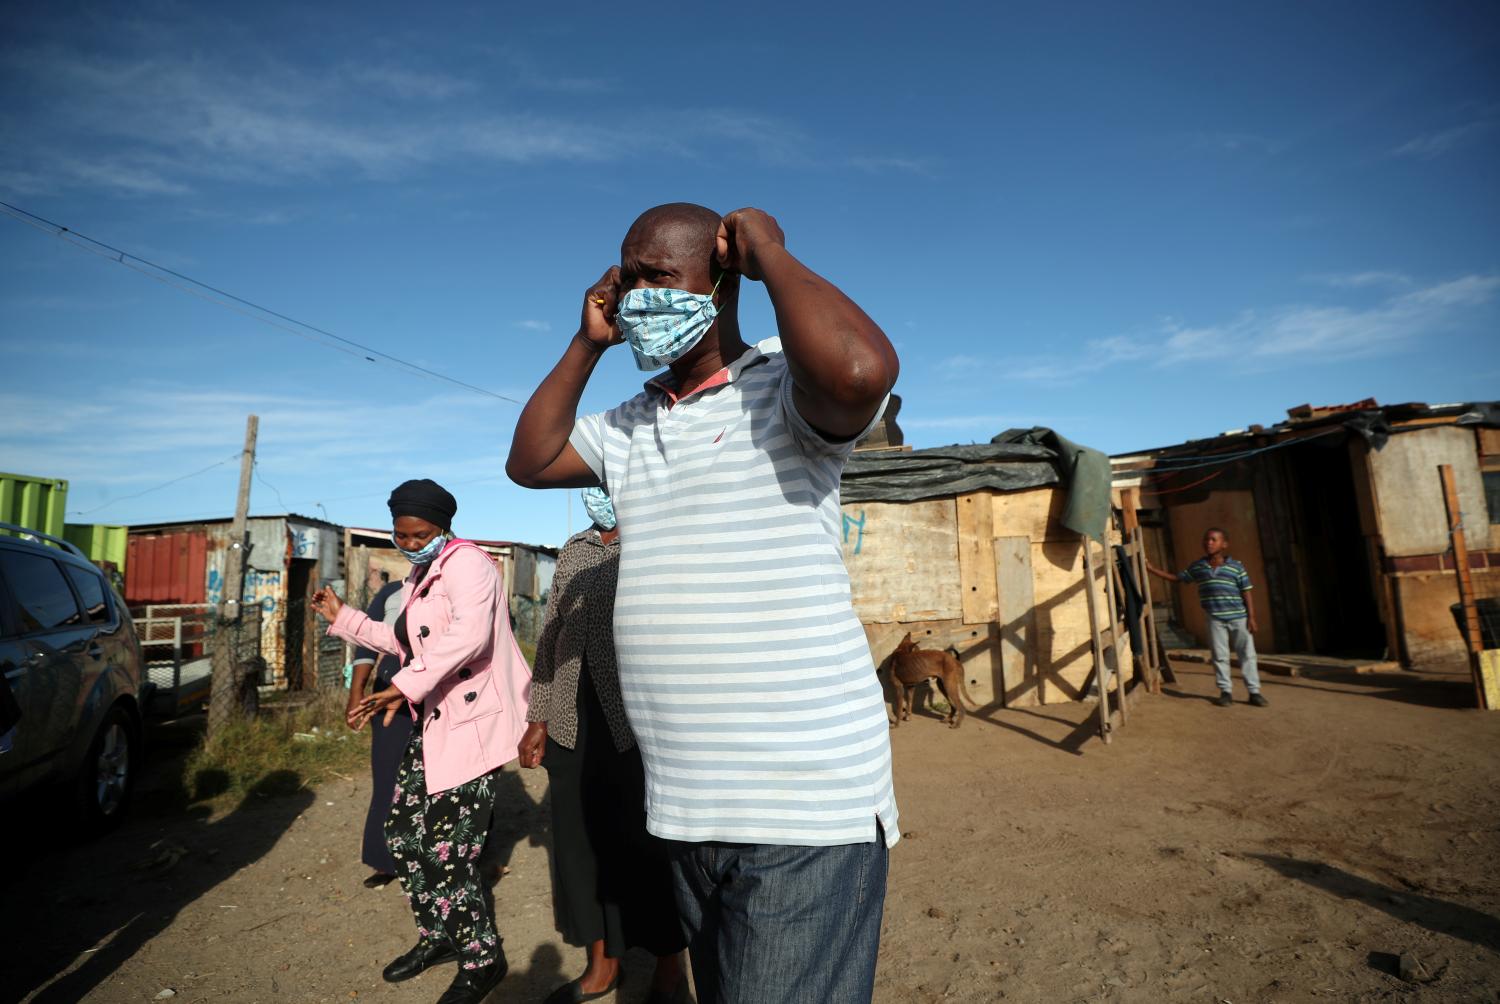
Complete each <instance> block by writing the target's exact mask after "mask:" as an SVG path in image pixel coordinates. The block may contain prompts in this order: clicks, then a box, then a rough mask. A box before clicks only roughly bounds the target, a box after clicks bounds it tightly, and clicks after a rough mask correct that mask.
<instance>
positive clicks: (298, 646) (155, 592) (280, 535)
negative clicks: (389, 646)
mask: <svg viewBox="0 0 1500 1004" xmlns="http://www.w3.org/2000/svg"><path fill="white" fill-rule="evenodd" d="M231 527H232V521H231V520H230V519H227V518H225V519H216V520H201V521H197V522H192V523H156V524H147V525H141V526H132V527H131V528H130V540H129V556H128V558H127V560H126V569H125V601H126V603H128V604H130V605H131V607H132V608H138V607H145V606H146V605H148V604H151V605H162V604H167V605H174V606H177V605H188V606H191V605H198V604H209V605H214V604H218V603H219V602H221V601H222V599H223V593H224V569H225V556H226V555H225V552H226V549H227V548H228V546H229V543H230V531H231ZM246 530H247V536H248V537H249V542H250V546H249V551H248V553H247V554H246V556H245V586H244V594H243V598H242V600H243V602H244V603H246V604H250V603H254V604H256V605H258V606H259V607H260V608H261V611H262V614H261V655H262V657H263V658H264V659H265V660H266V665H267V667H268V670H269V676H268V678H267V679H266V680H264V681H263V682H264V683H266V684H271V685H274V686H276V687H290V688H292V689H302V688H311V687H316V686H318V685H319V682H320V681H321V682H322V683H325V684H326V683H329V682H331V681H333V680H335V679H337V678H338V675H339V671H340V669H341V668H342V666H343V648H342V645H341V644H340V643H338V642H334V641H331V640H327V639H325V637H324V633H323V632H322V631H321V630H319V628H318V624H317V615H316V614H314V613H313V611H312V608H311V606H310V605H309V604H308V599H309V597H311V595H312V594H313V592H314V591H315V590H317V589H319V588H320V587H322V586H325V585H328V584H330V583H333V584H335V585H341V584H342V580H343V577H344V555H343V549H344V534H343V528H342V527H340V526H337V525H335V524H333V523H329V522H326V521H324V520H320V519H314V518H312V517H309V516H299V515H297V514H295V513H288V514H286V515H280V516H253V517H251V518H250V519H249V521H248V522H247V524H246Z"/></svg>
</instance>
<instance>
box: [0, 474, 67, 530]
mask: <svg viewBox="0 0 1500 1004" xmlns="http://www.w3.org/2000/svg"><path fill="white" fill-rule="evenodd" d="M67 506H68V483H67V482H66V481H63V480H60V479H58V478H38V477H32V476H30V475H27V474H4V473H0V523H14V524H16V525H17V526H24V527H26V528H27V529H28V530H39V531H41V532H42V533H50V534H51V535H52V536H54V537H61V536H62V535H63V510H64V509H66V508H67Z"/></svg>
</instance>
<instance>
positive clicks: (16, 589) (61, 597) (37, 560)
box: [0, 550, 83, 633]
mask: <svg viewBox="0 0 1500 1004" xmlns="http://www.w3.org/2000/svg"><path fill="white" fill-rule="evenodd" d="M0 574H4V576H5V582H6V585H8V586H10V594H11V596H13V597H15V601H16V615H17V616H18V617H19V618H20V621H21V623H20V628H21V631H22V633H26V632H30V631H47V630H50V629H52V628H59V627H67V626H69V625H73V624H82V623H83V614H82V613H80V612H79V610H78V601H77V600H75V599H74V598H73V590H71V589H69V588H68V582H67V580H66V579H64V578H63V573H62V569H60V568H58V567H57V562H55V561H53V560H52V559H51V558H49V557H47V556H45V555H41V554H27V553H26V552H24V551H10V550H3V551H0Z"/></svg>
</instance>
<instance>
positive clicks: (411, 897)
mask: <svg viewBox="0 0 1500 1004" xmlns="http://www.w3.org/2000/svg"><path fill="white" fill-rule="evenodd" d="M499 773H500V768H498V767H497V768H496V769H495V770H492V771H490V772H489V773H488V774H481V775H479V776H478V777H476V778H475V779H474V780H472V781H465V782H464V783H463V784H461V785H458V786H457V787H456V788H449V789H448V790H447V791H441V792H438V793H437V794H436V795H429V794H428V793H427V775H426V770H425V768H424V766H423V764H422V730H421V729H416V730H414V731H413V732H412V736H411V740H410V741H409V742H408V743H407V746H406V755H405V756H404V757H403V758H402V760H401V768H400V770H398V771H397V773H396V790H395V793H394V796H393V798H392V801H391V816H390V819H388V820H387V821H386V824H385V834H386V843H387V844H388V845H389V846H390V849H391V854H392V855H393V856H394V857H395V858H396V875H397V876H398V877H399V878H400V879H401V888H402V889H403V890H404V891H405V892H406V901H407V903H409V904H410V905H411V912H412V916H413V917H415V918H416V922H417V936H418V937H419V938H421V939H422V940H423V941H425V942H428V943H429V944H434V943H438V942H441V941H443V940H446V941H447V942H448V943H449V944H450V945H452V946H453V947H454V948H455V949H457V951H458V956H459V965H461V966H463V968H465V969H476V968H478V967H480V966H485V965H489V964H490V963H492V962H494V961H496V959H497V958H498V957H500V956H501V954H502V953H501V949H500V937H499V935H498V934H497V933H496V931H495V901H494V898H493V896H492V895H491V893H490V886H489V883H488V882H485V881H483V879H482V878H481V877H480V874H479V865H478V861H479V854H480V851H482V850H483V849H484V843H485V839H486V838H487V837H488V835H489V832H490V819H491V817H492V816H493V815H494V812H495V796H496V794H497V791H496V783H495V782H496V778H497V776H498V775H499Z"/></svg>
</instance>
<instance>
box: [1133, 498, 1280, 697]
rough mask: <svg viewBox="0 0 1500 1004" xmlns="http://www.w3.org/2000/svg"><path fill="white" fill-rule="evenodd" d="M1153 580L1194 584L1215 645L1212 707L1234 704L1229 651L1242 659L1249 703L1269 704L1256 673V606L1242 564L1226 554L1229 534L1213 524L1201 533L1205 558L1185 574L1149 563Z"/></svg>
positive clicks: (1192, 565)
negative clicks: (1215, 688)
mask: <svg viewBox="0 0 1500 1004" xmlns="http://www.w3.org/2000/svg"><path fill="white" fill-rule="evenodd" d="M1146 568H1147V569H1148V570H1149V571H1150V572H1151V574H1152V575H1155V576H1156V577H1157V578H1161V579H1166V580H1167V581H1169V582H1186V583H1190V584H1196V585H1197V586H1198V602H1199V603H1200V604H1201V605H1202V606H1203V612H1204V613H1206V614H1208V636H1209V641H1210V644H1211V645H1212V647H1213V658H1214V681H1215V682H1216V683H1218V685H1219V698H1218V700H1216V701H1215V702H1214V703H1215V704H1217V705H1219V707H1221V708H1227V707H1229V706H1230V705H1232V704H1233V703H1234V693H1233V689H1232V687H1233V684H1232V683H1231V681H1230V676H1229V650H1230V648H1231V647H1233V649H1234V654H1235V655H1236V656H1238V657H1239V660H1240V674H1241V675H1242V676H1244V678H1245V688H1246V689H1247V690H1249V691H1250V703H1251V704H1253V705H1255V706H1256V707H1257V708H1264V707H1266V706H1267V705H1268V704H1270V702H1269V701H1267V700H1266V699H1265V698H1264V697H1263V696H1261V692H1260V673H1259V671H1258V670H1257V669H1256V666H1255V639H1254V638H1253V637H1252V635H1254V634H1255V631H1256V625H1255V607H1254V605H1253V604H1252V603H1251V600H1250V589H1251V584H1250V574H1249V573H1248V572H1246V571H1245V566H1244V565H1242V564H1240V563H1239V562H1238V561H1236V560H1235V559H1233V558H1231V557H1230V556H1229V534H1227V533H1225V532H1224V531H1223V530H1221V529H1219V528H1218V527H1216V526H1211V527H1209V528H1208V530H1206V531H1205V532H1204V534H1203V557H1201V558H1199V559H1198V560H1197V561H1195V562H1193V563H1192V564H1191V565H1189V566H1188V567H1187V570H1186V571H1184V572H1182V573H1180V574H1178V575H1173V574H1172V573H1171V572H1166V571H1163V570H1162V569H1160V568H1155V567H1153V566H1151V565H1147V566H1146Z"/></svg>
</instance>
